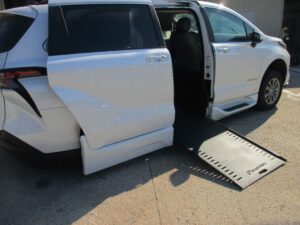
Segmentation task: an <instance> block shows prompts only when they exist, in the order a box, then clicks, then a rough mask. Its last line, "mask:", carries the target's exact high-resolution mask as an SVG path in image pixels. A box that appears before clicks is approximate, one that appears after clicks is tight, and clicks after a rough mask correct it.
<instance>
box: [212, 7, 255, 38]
mask: <svg viewBox="0 0 300 225" xmlns="http://www.w3.org/2000/svg"><path fill="white" fill-rule="evenodd" d="M206 12H207V15H208V19H209V22H210V24H211V27H212V30H213V34H214V37H215V42H218V43H222V42H244V41H248V40H249V35H248V32H247V31H246V25H247V24H245V23H244V21H242V20H241V19H239V18H238V17H236V16H234V15H232V14H230V13H228V12H226V11H223V10H221V9H215V8H206ZM247 26H248V29H249V31H250V29H252V28H251V27H249V25H247ZM252 30H253V29H252ZM252 32H253V31H252Z"/></svg>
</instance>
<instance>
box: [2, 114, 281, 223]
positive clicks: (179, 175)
mask: <svg viewBox="0 0 300 225" xmlns="http://www.w3.org/2000/svg"><path fill="white" fill-rule="evenodd" d="M275 112H276V109H274V110H271V111H268V112H263V111H256V110H250V111H248V112H245V113H241V114H240V115H237V116H235V117H231V118H228V119H225V120H223V121H221V123H223V124H226V125H227V126H229V127H230V128H232V129H234V130H236V131H237V132H239V133H241V134H243V135H246V134H248V133H249V132H251V131H253V130H255V129H257V128H258V127H260V126H261V125H262V124H263V123H265V122H266V121H267V120H268V119H269V118H270V117H271V116H272V115H273V114H274V113H275ZM67 162H68V163H67ZM159 176H167V177H168V176H169V181H170V184H171V185H173V186H180V185H182V184H184V183H185V182H187V181H188V180H189V179H190V178H191V176H196V177H199V178H201V179H205V180H206V181H209V182H212V183H215V184H218V185H222V186H223V187H225V188H229V189H230V190H234V191H241V189H240V188H239V187H238V186H236V185H235V184H234V183H232V182H231V181H230V180H229V179H227V178H226V177H224V176H223V175H222V174H220V173H219V172H218V171H216V170H215V169H213V168H212V167H210V166H209V165H208V164H206V163H205V162H204V161H202V160H200V159H199V158H198V156H197V155H196V154H194V153H192V152H189V151H187V150H185V149H183V148H182V147H181V146H177V145H176V146H174V147H172V148H167V149H163V150H160V151H156V152H154V153H151V154H148V155H145V156H143V157H140V158H137V159H134V160H131V161H128V162H125V163H123V164H120V165H117V166H114V167H112V168H109V169H106V170H103V171H100V172H98V173H95V174H93V175H90V176H84V175H82V167H81V161H80V152H79V151H77V152H76V151H75V152H74V153H73V155H72V154H70V155H69V156H66V157H61V156H60V155H55V156H51V157H50V158H47V157H45V156H41V155H38V156H36V155H20V154H18V153H14V154H11V153H7V152H5V151H0V178H1V182H0V193H1V195H0V212H1V213H0V224H22V225H26V224H30V225H35V224H63V225H67V224H72V223H74V222H75V221H77V220H79V219H80V218H82V217H83V216H84V215H86V214H87V213H88V212H90V211H91V210H93V209H94V208H95V207H97V206H98V205H100V204H101V203H102V202H104V201H105V200H107V199H109V198H111V197H113V196H117V195H119V194H121V193H125V192H128V191H131V190H134V189H136V188H138V187H140V186H143V185H145V184H147V183H148V182H150V181H151V180H152V179H155V178H157V177H159Z"/></svg>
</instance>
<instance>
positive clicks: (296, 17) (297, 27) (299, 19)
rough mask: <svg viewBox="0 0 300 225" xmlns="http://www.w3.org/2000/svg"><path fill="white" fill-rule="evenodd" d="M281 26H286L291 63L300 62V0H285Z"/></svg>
mask: <svg viewBox="0 0 300 225" xmlns="http://www.w3.org/2000/svg"><path fill="white" fill-rule="evenodd" d="M283 27H287V28H288V34H289V38H290V40H288V41H286V43H287V46H288V50H289V52H290V54H291V56H292V64H293V65H299V64H300V1H299V0H285V8H284V17H283Z"/></svg>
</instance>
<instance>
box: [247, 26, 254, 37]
mask: <svg viewBox="0 0 300 225" xmlns="http://www.w3.org/2000/svg"><path fill="white" fill-rule="evenodd" d="M245 27H246V32H247V36H248V38H250V34H252V33H253V32H255V30H254V29H253V28H252V27H250V26H249V25H248V24H247V23H245Z"/></svg>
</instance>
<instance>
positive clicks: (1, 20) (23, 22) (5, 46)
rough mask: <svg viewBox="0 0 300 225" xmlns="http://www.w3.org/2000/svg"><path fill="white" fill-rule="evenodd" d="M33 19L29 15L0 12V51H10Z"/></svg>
mask: <svg viewBox="0 0 300 225" xmlns="http://www.w3.org/2000/svg"><path fill="white" fill-rule="evenodd" d="M33 21H34V19H33V18H30V17H25V16H19V15H14V14H6V13H0V53H3V52H8V51H10V50H11V49H12V48H13V47H14V46H15V45H16V44H17V43H18V41H19V40H20V39H21V38H22V37H23V35H24V34H25V33H26V31H27V30H28V28H29V27H30V26H31V24H32V23H33Z"/></svg>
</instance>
